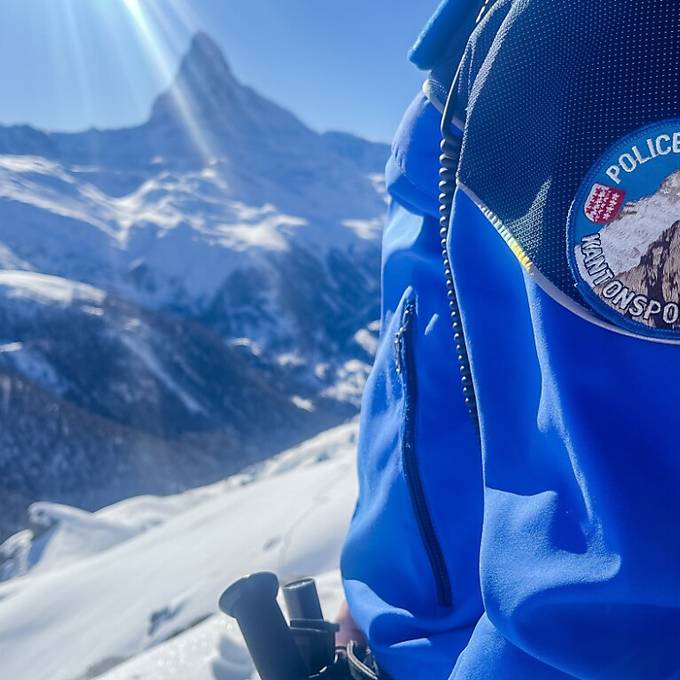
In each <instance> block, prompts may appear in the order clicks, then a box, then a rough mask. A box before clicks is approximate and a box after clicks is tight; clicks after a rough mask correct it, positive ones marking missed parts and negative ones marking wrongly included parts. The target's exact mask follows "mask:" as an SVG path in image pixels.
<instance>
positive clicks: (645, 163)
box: [567, 120, 680, 338]
mask: <svg viewBox="0 0 680 680" xmlns="http://www.w3.org/2000/svg"><path fill="white" fill-rule="evenodd" d="M567 247H568V258H569V263H570V266H571V269H572V273H573V275H574V277H575V279H576V282H577V285H578V288H579V290H580V292H581V294H582V295H583V297H584V298H585V299H586V300H587V301H588V302H589V303H590V304H591V305H592V306H593V308H594V309H595V310H596V311H598V312H599V313H600V314H602V316H604V317H605V318H607V319H609V320H610V321H612V322H614V323H616V324H617V325H619V326H623V327H625V328H627V329H628V330H631V331H634V332H637V333H638V334H641V335H646V336H656V337H673V338H680V120H671V121H664V122H662V123H656V124H654V125H651V126H648V127H645V128H643V129H641V130H639V131H637V132H635V133H633V134H632V135H629V136H628V137H626V138H625V139H623V140H621V141H620V142H617V144H616V145H614V146H613V147H612V148H610V149H609V151H607V152H606V153H605V154H604V156H603V157H602V158H601V159H600V160H599V161H598V162H597V163H596V164H595V166H594V167H593V169H592V170H591V172H590V173H589V174H588V176H587V178H586V180H585V182H584V183H583V185H582V186H581V188H580V190H579V192H578V194H577V196H576V200H575V201H574V203H573V205H572V207H571V212H570V215H569V225H568V229H567Z"/></svg>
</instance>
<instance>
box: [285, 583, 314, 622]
mask: <svg viewBox="0 0 680 680" xmlns="http://www.w3.org/2000/svg"><path fill="white" fill-rule="evenodd" d="M283 598H284V600H285V602H286V609H288V616H289V617H290V618H291V619H306V620H308V621H323V612H322V611H321V602H319V594H318V593H317V590H316V583H315V582H314V579H313V578H301V579H299V580H298V581H291V582H290V583H287V584H286V585H285V586H283Z"/></svg>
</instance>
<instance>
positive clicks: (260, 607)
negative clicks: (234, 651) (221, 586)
mask: <svg viewBox="0 0 680 680" xmlns="http://www.w3.org/2000/svg"><path fill="white" fill-rule="evenodd" d="M278 591H279V580H278V578H276V575H275V574H271V573H269V572H261V573H258V574H251V575H250V576H246V577H244V578H242V579H240V580H238V581H236V583H233V584H232V585H231V586H229V588H227V590H225V591H224V593H222V597H220V609H221V610H222V611H223V612H224V613H225V614H228V615H229V616H231V617H233V618H235V619H236V621H237V622H238V625H239V628H240V629H241V632H242V633H243V637H244V639H245V641H246V644H247V645H248V651H249V652H250V655H251V657H252V659H253V663H254V664H255V668H256V669H257V672H258V673H259V674H260V677H261V678H262V680H306V678H307V677H308V673H307V669H306V667H305V664H304V662H303V660H302V656H301V654H300V652H299V650H298V648H297V646H296V645H295V641H294V639H293V635H292V633H291V632H290V629H289V628H288V624H287V623H286V620H285V618H284V617H283V613H282V612H281V608H280V607H279V605H278V603H277V601H276V595H277V593H278Z"/></svg>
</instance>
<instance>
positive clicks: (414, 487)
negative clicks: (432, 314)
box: [394, 300, 452, 608]
mask: <svg viewBox="0 0 680 680" xmlns="http://www.w3.org/2000/svg"><path fill="white" fill-rule="evenodd" d="M415 321H416V304H415V301H413V300H412V301H410V302H407V303H406V306H405V307H404V311H403V314H402V318H401V325H400V327H399V329H398V330H397V333H396V335H395V338H394V349H395V357H396V371H397V374H398V375H399V376H400V377H401V381H402V386H403V392H404V417H403V436H402V461H403V467H404V475H405V477H406V483H407V486H408V490H409V494H410V496H411V502H412V503H413V509H414V512H415V516H416V521H417V523H418V527H419V529H420V534H421V537H422V541H423V544H424V546H425V551H426V553H427V557H428V560H429V562H430V566H431V568H432V574H433V576H434V581H435V588H436V591H437V601H438V603H439V605H440V606H441V607H446V608H450V607H451V606H452V595H451V580H450V578H449V572H448V570H447V568H446V562H445V560H444V553H443V551H442V547H441V544H440V543H439V539H438V538H437V534H436V532H435V529H434V525H433V523H432V517H431V515H430V512H429V509H428V506H427V500H426V498H425V491H424V488H423V481H422V478H421V475H420V469H419V466H418V458H417V451H416V445H415V442H416V408H417V402H418V381H417V374H416V366H415V353H414V347H413V339H414V338H413V335H414V330H415V325H416V324H415Z"/></svg>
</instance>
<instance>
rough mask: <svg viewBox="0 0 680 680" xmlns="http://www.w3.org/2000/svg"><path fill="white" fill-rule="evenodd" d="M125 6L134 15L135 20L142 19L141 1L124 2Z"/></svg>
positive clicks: (128, 0)
mask: <svg viewBox="0 0 680 680" xmlns="http://www.w3.org/2000/svg"><path fill="white" fill-rule="evenodd" d="M123 4H124V5H125V7H126V8H127V10H128V12H130V14H132V16H133V17H134V18H135V19H141V18H142V8H141V7H140V0H123Z"/></svg>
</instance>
